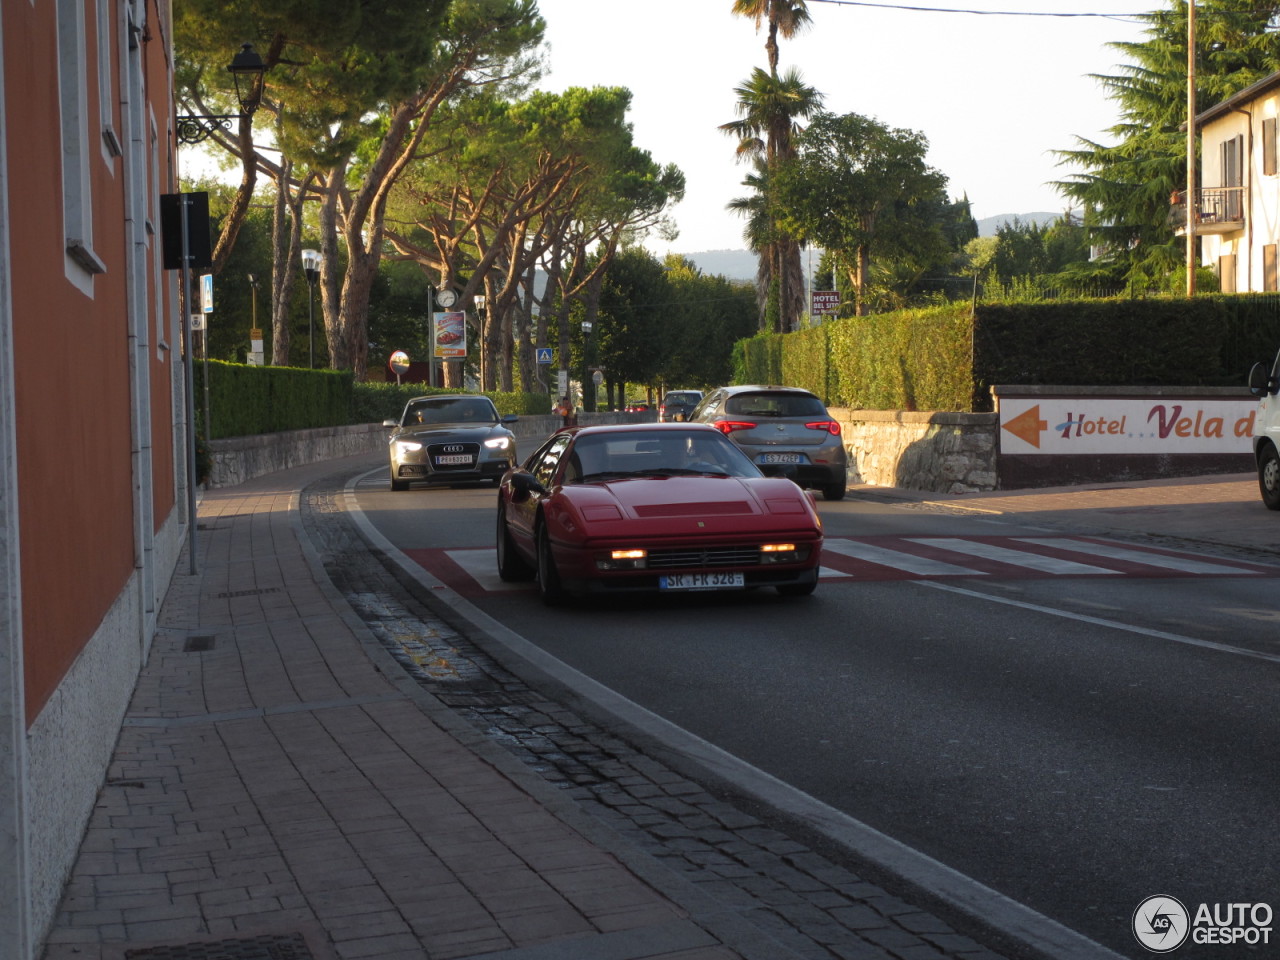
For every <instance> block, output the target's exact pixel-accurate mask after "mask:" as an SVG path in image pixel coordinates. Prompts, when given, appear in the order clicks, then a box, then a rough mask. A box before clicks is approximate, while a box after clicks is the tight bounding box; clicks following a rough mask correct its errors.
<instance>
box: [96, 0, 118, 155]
mask: <svg viewBox="0 0 1280 960" xmlns="http://www.w3.org/2000/svg"><path fill="white" fill-rule="evenodd" d="M97 7H98V30H97V34H98V113H99V114H100V116H101V121H100V125H101V128H102V151H103V158H104V159H105V160H106V161H107V163H108V167H107V169H109V170H110V169H114V167H113V166H111V161H112V160H114V159H115V158H116V157H119V156H120V155H121V154H122V153H123V152H124V151H123V149H122V148H121V146H120V136H119V134H117V133H116V124H115V110H114V106H115V101H116V97H115V96H114V95H113V94H114V92H115V88H116V85H115V83H114V82H113V81H112V79H111V51H112V47H113V46H114V41H115V39H116V36H117V34H118V33H119V31H118V30H117V29H116V27H115V24H114V23H112V22H111V11H112V5H111V4H110V3H107V2H105V0H98V4H97Z"/></svg>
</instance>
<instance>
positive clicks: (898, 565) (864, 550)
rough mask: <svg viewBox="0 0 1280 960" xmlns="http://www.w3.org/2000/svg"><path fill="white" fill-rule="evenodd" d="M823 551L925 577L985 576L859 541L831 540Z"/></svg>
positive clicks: (953, 565)
mask: <svg viewBox="0 0 1280 960" xmlns="http://www.w3.org/2000/svg"><path fill="white" fill-rule="evenodd" d="M822 549H824V550H830V551H831V552H832V553H839V554H841V555H843V556H846V557H853V558H854V559H856V560H865V561H867V562H868V563H874V564H878V565H879V566H882V567H892V568H893V569H895V570H905V571H906V572H907V573H915V574H919V575H920V576H925V577H980V576H984V574H983V572H982V571H981V570H970V569H969V568H968V567H959V566H956V565H955V564H952V563H943V562H942V561H941V560H930V559H929V558H928V557H917V556H915V555H914V554H910V553H903V552H902V551H901V550H890V549H888V548H887V547H877V546H874V545H873V544H870V543H862V542H860V541H857V540H843V539H840V538H834V539H829V540H827V541H825V542H824V543H823V546H822Z"/></svg>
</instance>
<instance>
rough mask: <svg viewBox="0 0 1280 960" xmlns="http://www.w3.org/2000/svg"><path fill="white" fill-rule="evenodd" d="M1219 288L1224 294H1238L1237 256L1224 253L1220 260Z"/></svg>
mask: <svg viewBox="0 0 1280 960" xmlns="http://www.w3.org/2000/svg"><path fill="white" fill-rule="evenodd" d="M1218 286H1219V287H1220V288H1221V290H1222V292H1223V293H1235V292H1236V255H1235V254H1234V253H1224V254H1223V255H1222V256H1220V257H1219V258H1218Z"/></svg>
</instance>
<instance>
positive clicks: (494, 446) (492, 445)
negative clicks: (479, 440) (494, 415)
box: [484, 437, 511, 450]
mask: <svg viewBox="0 0 1280 960" xmlns="http://www.w3.org/2000/svg"><path fill="white" fill-rule="evenodd" d="M484 445H485V446H486V447H488V448H489V449H490V450H505V449H507V447H509V446H511V438H510V437H494V438H493V439H492V440H486V441H485V442H484Z"/></svg>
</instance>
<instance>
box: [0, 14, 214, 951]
mask: <svg viewBox="0 0 1280 960" xmlns="http://www.w3.org/2000/svg"><path fill="white" fill-rule="evenodd" d="M171 20H172V18H171V12H170V5H169V0H4V2H3V4H2V5H0V56H2V58H3V59H2V60H0V727H2V728H3V745H2V746H0V818H3V821H2V822H0V860H3V862H2V863H0V957H5V958H6V960H9V958H12V960H31V958H34V957H36V956H37V955H38V952H39V950H40V945H41V942H42V940H43V937H44V934H45V932H46V930H47V929H48V927H49V925H50V923H51V922H52V919H53V917H54V914H55V911H56V909H57V905H58V900H59V898H60V896H61V892H62V888H63V885H64V883H65V880H66V878H67V875H68V873H69V871H70V869H71V866H72V864H73V863H74V860H75V857H76V854H77V850H78V847H79V844H80V838H81V836H82V834H83V830H84V827H85V824H86V823H87V821H88V818H89V815H90V812H91V810H92V808H93V804H94V802H95V798H96V795H97V791H98V788H99V786H100V785H101V783H102V781H103V778H104V775H105V773H106V770H107V766H108V763H109V761H110V758H111V754H112V749H113V747H114V744H115V740H116V736H117V734H118V731H119V729H120V721H121V718H122V717H123V715H124V711H125V709H126V707H127V705H128V701H129V697H130V695H131V693H132V691H133V687H134V683H135V681H136V679H137V676H138V672H139V669H140V667H141V665H142V663H143V662H144V661H145V659H146V657H147V654H148V651H149V648H150V645H151V640H152V637H153V634H154V632H155V627H156V621H157V615H158V609H159V604H160V601H161V599H162V598H163V596H164V593H165V591H166V589H167V588H168V585H169V581H170V578H171V576H172V574H173V572H174V569H175V567H176V566H177V563H178V557H179V554H180V552H181V548H182V545H183V543H184V542H185V538H186V536H187V533H188V527H189V518H188V512H189V508H188V506H187V504H188V503H189V502H190V498H189V494H188V487H187V475H186V474H187V471H186V464H187V453H186V451H187V450H188V449H189V439H188V432H187V424H186V418H185V409H186V403H185V396H186V380H185V373H184V364H183V342H182V329H181V325H180V323H179V312H178V299H177V291H178V281H177V274H176V272H173V271H169V272H166V271H165V270H164V269H163V258H162V249H161V247H162V235H161V228H160V222H161V219H160V197H161V195H162V194H166V193H175V192H177V190H178V184H177V173H176V166H175V150H174V143H175V140H174V133H173V127H174V118H173V114H174V111H173V49H172V33H171Z"/></svg>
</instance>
